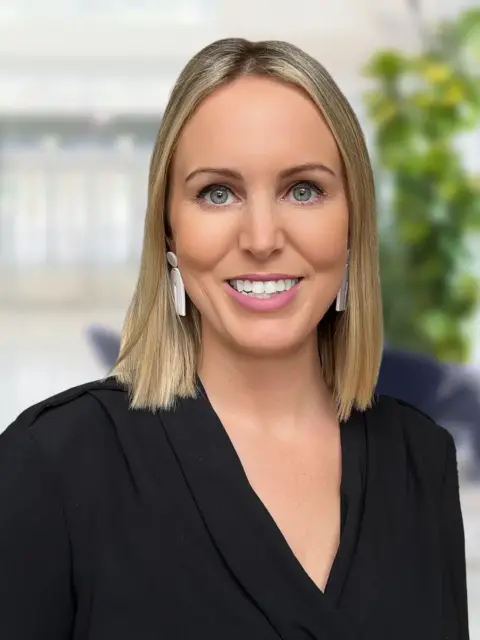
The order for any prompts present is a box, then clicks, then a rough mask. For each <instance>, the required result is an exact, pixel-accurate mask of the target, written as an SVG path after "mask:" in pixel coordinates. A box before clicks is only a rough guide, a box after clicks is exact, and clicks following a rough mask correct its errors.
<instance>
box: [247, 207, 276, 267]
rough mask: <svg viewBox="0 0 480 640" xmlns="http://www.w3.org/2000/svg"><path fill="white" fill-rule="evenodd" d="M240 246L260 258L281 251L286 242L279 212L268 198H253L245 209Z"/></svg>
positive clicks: (262, 258) (263, 258)
mask: <svg viewBox="0 0 480 640" xmlns="http://www.w3.org/2000/svg"><path fill="white" fill-rule="evenodd" d="M244 214H245V215H244V219H243V225H242V230H241V233H240V248H241V249H242V250H243V251H248V252H249V253H251V254H252V255H253V256H255V257H256V258H258V259H259V260H265V259H266V258H268V257H270V256H271V255H272V254H273V253H276V252H278V251H281V250H282V249H283V246H284V243H285V237H284V231H283V228H282V224H281V219H280V215H279V212H278V211H277V209H276V206H275V204H274V203H272V202H271V201H270V200H269V199H267V198H256V199H255V200H251V201H250V202H249V203H248V204H247V206H246V208H245V209H244Z"/></svg>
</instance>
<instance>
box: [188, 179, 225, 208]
mask: <svg viewBox="0 0 480 640" xmlns="http://www.w3.org/2000/svg"><path fill="white" fill-rule="evenodd" d="M229 197H232V198H233V193H232V191H231V189H229V188H228V187H226V186H225V185H223V184H215V185H210V186H208V187H205V188H204V189H202V190H201V191H200V193H199V194H198V195H197V199H198V200H201V201H203V202H205V203H206V204H210V205H213V206H217V207H222V206H225V205H227V204H231V203H232V200H229Z"/></svg>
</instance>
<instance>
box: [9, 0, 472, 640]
mask: <svg viewBox="0 0 480 640" xmlns="http://www.w3.org/2000/svg"><path fill="white" fill-rule="evenodd" d="M226 36H244V37H248V38H252V39H260V38H280V39H285V40H289V41H291V42H294V43H295V44H298V45H300V46H301V47H302V48H304V49H305V50H307V51H308V52H309V53H311V54H312V55H313V56H315V57H316V58H318V59H319V60H320V61H321V62H322V63H323V64H324V65H325V66H326V67H327V69H328V70H329V71H330V72H331V73H332V75H333V76H334V77H335V79H336V80H337V82H338V83H339V84H340V86H341V88H342V89H343V91H344V92H345V94H346V95H347V97H348V98H349V100H350V102H351V104H352V105H353V107H354V109H355V111H356V113H357V115H358V117H359V119H360V121H361V123H362V125H363V127H364V130H365V133H366V136H367V140H368V145H369V148H370V151H371V155H372V159H373V162H374V166H375V173H376V181H377V189H378V197H379V224H380V231H381V254H382V255H381V257H382V286H383V293H384V307H385V328H386V345H385V354H384V360H383V363H382V369H381V374H380V380H379V387H378V390H379V392H385V393H390V394H393V395H396V396H399V397H402V398H404V399H406V400H407V401H410V402H412V403H413V404H415V405H416V406H418V407H419V408H421V409H423V410H424V411H426V412H427V413H429V414H430V415H432V417H434V418H435V419H436V420H437V421H438V422H440V424H443V425H444V426H445V427H446V428H448V429H449V430H450V431H451V432H452V434H453V435H454V437H455V440H456V443H457V447H458V452H459V466H460V474H461V491H462V503H463V509H464V519H465V528H466V541H467V556H468V572H469V588H470V602H471V605H470V609H471V627H472V628H471V635H472V638H473V639H474V640H480V0H474V1H473V0H470V2H467V1H466V0H464V1H462V0H389V1H388V3H387V2H382V1H381V0H335V2H326V1H324V2H321V1H320V0H295V2H294V3H292V2H289V1H288V0H275V2H273V0H271V1H269V0H175V1H172V0H163V1H162V0H41V2H40V1H38V0H0V381H1V384H0V431H1V430H3V428H5V427H6V426H7V424H8V423H9V422H11V421H12V420H13V419H14V418H15V417H16V415H17V414H18V413H19V412H20V411H22V410H23V409H24V408H25V407H27V406H28V405H29V404H32V403H34V402H37V401H39V400H41V399H43V398H45V397H47V396H49V395H52V394H54V393H56V392H57V391H60V390H62V389H64V388H66V387H69V386H72V385H75V384H79V383H82V382H84V381H86V380H89V379H95V378H98V377H100V376H101V375H103V374H104V373H105V372H106V371H107V370H108V368H109V366H110V364H111V363H112V361H113V360H114V358H115V355H116V352H117V349H118V332H119V330H120V328H121V325H122V321H123V317H124V313H125V310H126V306H127V304H128V301H129V298H130V296H131V293H132V290H133V286H134V282H135V279H136V275H137V268H138V262H139V252H140V246H141V239H142V233H143V218H144V213H145V204H146V190H147V170H148V162H149V157H150V153H151V150H152V146H153V142H154V138H155V134H156V130H157V128H158V125H159V123H160V120H161V118H162V110H163V108H164V106H165V104H166V101H167V99H168V95H169V91H170V89H171V87H172V85H173V82H174V80H175V78H176V76H177V74H178V73H179V71H180V70H181V68H182V66H183V65H184V64H185V62H186V61H187V60H188V58H189V57H190V56H191V55H193V54H194V53H195V52H196V51H198V50H199V49H200V48H201V47H203V46H204V45H205V44H207V43H209V42H211V41H213V40H215V39H218V38H221V37H226Z"/></svg>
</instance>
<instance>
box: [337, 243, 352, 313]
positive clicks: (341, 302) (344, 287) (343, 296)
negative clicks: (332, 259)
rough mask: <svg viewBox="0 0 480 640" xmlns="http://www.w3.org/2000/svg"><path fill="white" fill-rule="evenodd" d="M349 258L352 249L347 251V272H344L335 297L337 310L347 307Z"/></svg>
mask: <svg viewBox="0 0 480 640" xmlns="http://www.w3.org/2000/svg"><path fill="white" fill-rule="evenodd" d="M349 259H350V250H348V251H347V264H346V265H345V273H344V274H343V280H342V284H341V286H340V289H339V291H338V293H337V297H336V299H335V311H345V309H346V308H347V295H348V267H349Z"/></svg>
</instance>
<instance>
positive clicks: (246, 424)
mask: <svg viewBox="0 0 480 640" xmlns="http://www.w3.org/2000/svg"><path fill="white" fill-rule="evenodd" d="M380 309H381V305H380V296H379V286H378V266H377V240H376V230H375V219H374V196H373V184H372V175H371V169H370V164H369V160H368V156H367V151H366V149H365V143H364V139H363V137H362V134H361V131H360V128H359V125H358V123H357V120H356V119H355V116H354V114H353V112H352V110H351V108H350V107H349V105H348V103H347V101H346V99H345V98H344V96H343V95H342V94H341V92H340V90H339V89H338V87H337V86H336V85H335V83H334V82H333V80H332V79H331V78H330V76H329V75H328V73H327V72H326V71H325V70H324V69H323V68H322V67H321V66H320V65H319V64H318V63H317V62H315V61H314V60H313V59H311V58H310V57H309V56H308V55H306V54H305V53H303V52H302V51H300V50H299V49H297V48H295V47H293V46H291V45H288V44H285V43H281V42H260V43H250V42H247V41H245V40H241V39H228V40H223V41H220V42H216V43H214V44H212V45H210V46H208V47H207V48H205V49H204V50H203V51H201V52H200V53H199V54H198V55H196V56H195V57H194V58H193V60H191V61H190V62H189V63H188V65H187V66H186V68H185V69H184V71H183V72H182V74H181V75H180V78H179V80H178V82H177V84H176V86H175V88H174V90H173V94H172V96H171V99H170V102H169V104H168V106H167V109H166V112H165V115H164V118H163V122H162V124H161V127H160V131H159V134H158V138H157V141H156V145H155V149H154V152H153V157H152V163H151V169H150V182H149V204H148V211H147V218H146V227H145V241H144V247H143V255H142V264H141V270H140V277H139V281H138V285H137V289H136V292H135V295H134V298H133V301H132V303H131V306H130V309H129V312H128V315H127V319H126V323H125V327H124V332H123V337H122V348H121V353H120V357H119V360H118V362H117V364H116V366H115V369H114V371H113V374H112V376H111V377H109V378H108V379H107V380H105V381H102V382H98V383H91V384H87V385H84V386H82V387H79V388H76V389H72V390H70V391H67V392H65V393H63V394H60V395H58V396H56V397H54V398H52V399H50V400H47V401H45V402H43V403H40V404H39V405H37V406H35V407H33V408H30V409H29V410H27V411H26V412H25V413H24V414H22V415H21V416H20V417H19V418H18V419H17V421H16V422H15V423H14V424H13V425H12V426H10V428H8V429H7V431H6V432H5V434H4V435H3V437H2V439H1V440H0V455H1V460H0V478H1V482H0V486H1V491H2V493H1V502H0V513H1V514H2V516H1V518H2V519H1V538H0V554H1V556H0V566H1V571H0V586H1V589H0V637H2V638H8V639H9V640H33V639H35V640H47V639H48V640H53V639H55V640H61V639H63V638H65V639H67V638H68V639H70V638H72V639H73V638H74V639H75V640H86V639H87V638H88V639H89V640H97V639H98V640H100V639H101V640H105V639H107V638H112V639H113V638H115V640H123V639H125V640H127V639H128V640H131V639H132V638H135V640H150V639H152V640H153V639H158V638H162V639H165V640H177V639H178V640H186V639H187V638H188V639H190V638H192V639H193V638H206V639H207V638H208V639H209V640H213V639H216V638H218V639H222V640H224V639H227V638H228V639H229V640H236V639H238V640H240V639H241V640H245V639H246V638H252V639H253V638H255V639H260V638H262V639H265V640H267V639H272V640H273V639H274V638H285V639H288V640H300V639H303V638H305V639H307V638H311V639H312V638H315V639H322V640H323V639H328V640H353V639H354V638H361V639H365V640H367V639H368V640H377V639H378V640H386V639H388V640H397V639H398V640H400V639H401V640H404V639H405V638H408V639H409V640H428V639H430V638H431V639H432V640H433V639H434V638H435V639H439V638H444V639H446V638H449V639H450V640H465V639H467V638H468V625H467V604H466V585H465V583H466V580H465V557H464V538H463V530H462V516H461V511H460V506H459V495H458V483H457V470H456V454H455V449H454V445H453V441H452V438H451V437H450V436H449V435H448V434H447V432H446V431H444V430H443V429H442V428H440V427H437V426H436V425H435V424H434V423H433V422H431V421H430V420H429V418H427V417H425V416H424V415H422V414H420V413H419V412H418V411H416V410H415V409H413V408H410V407H408V406H405V405H403V404H401V403H399V402H397V401H395V400H393V399H389V398H383V397H382V398H374V397H373V389H374V386H375V382H376V378H377V373H378V367H379V361H380V354H381V345H382V320H381V310H380Z"/></svg>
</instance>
